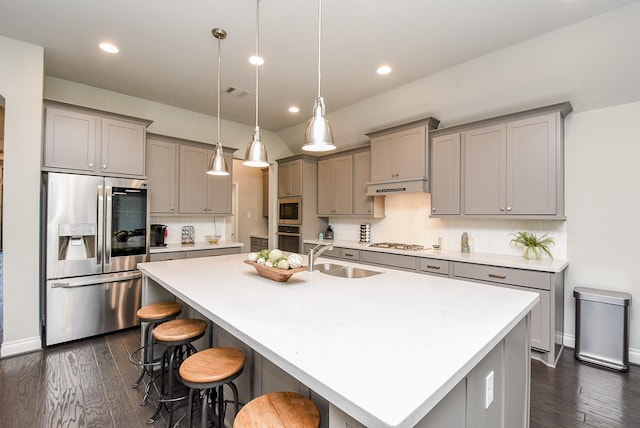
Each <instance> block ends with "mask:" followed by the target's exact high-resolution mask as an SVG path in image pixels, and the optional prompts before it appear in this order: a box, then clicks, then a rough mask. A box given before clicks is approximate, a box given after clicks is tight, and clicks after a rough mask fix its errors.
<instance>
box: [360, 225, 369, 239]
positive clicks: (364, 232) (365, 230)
mask: <svg viewBox="0 0 640 428" xmlns="http://www.w3.org/2000/svg"><path fill="white" fill-rule="evenodd" d="M369 241H371V225H370V224H361V225H360V242H362V243H366V242H369Z"/></svg>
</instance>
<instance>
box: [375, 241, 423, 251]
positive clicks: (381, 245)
mask: <svg viewBox="0 0 640 428" xmlns="http://www.w3.org/2000/svg"><path fill="white" fill-rule="evenodd" d="M369 246H370V247H375V248H392V249H394V250H410V251H418V250H424V246H423V245H418V244H402V243H399V242H376V243H373V244H369Z"/></svg>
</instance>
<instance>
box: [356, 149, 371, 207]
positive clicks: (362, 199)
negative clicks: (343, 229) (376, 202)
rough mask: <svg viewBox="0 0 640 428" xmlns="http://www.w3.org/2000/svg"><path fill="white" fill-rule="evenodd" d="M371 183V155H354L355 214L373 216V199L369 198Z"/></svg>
mask: <svg viewBox="0 0 640 428" xmlns="http://www.w3.org/2000/svg"><path fill="white" fill-rule="evenodd" d="M369 181H371V153H370V152H362V153H356V154H354V155H353V214H355V215H365V216H368V215H371V214H372V210H373V197H372V196H367V183H368V182H369Z"/></svg>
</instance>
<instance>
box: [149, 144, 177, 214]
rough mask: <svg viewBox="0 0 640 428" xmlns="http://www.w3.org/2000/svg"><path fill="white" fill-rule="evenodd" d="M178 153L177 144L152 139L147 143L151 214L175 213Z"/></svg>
mask: <svg viewBox="0 0 640 428" xmlns="http://www.w3.org/2000/svg"><path fill="white" fill-rule="evenodd" d="M179 153H180V151H179V147H178V145H177V144H174V143H169V142H166V141H160V140H154V139H149V140H148V142H147V179H148V180H149V210H150V211H151V213H152V214H173V213H175V212H177V210H176V202H177V201H176V197H177V192H176V191H177V188H178V186H177V182H178V155H179Z"/></svg>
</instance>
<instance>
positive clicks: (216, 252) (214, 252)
mask: <svg viewBox="0 0 640 428" xmlns="http://www.w3.org/2000/svg"><path fill="white" fill-rule="evenodd" d="M225 254H240V247H227V248H212V249H204V250H189V251H170V252H164V253H152V254H151V255H150V257H149V261H152V262H158V261H166V260H181V259H195V258H199V257H212V256H223V255H225Z"/></svg>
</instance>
